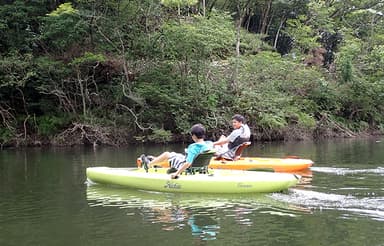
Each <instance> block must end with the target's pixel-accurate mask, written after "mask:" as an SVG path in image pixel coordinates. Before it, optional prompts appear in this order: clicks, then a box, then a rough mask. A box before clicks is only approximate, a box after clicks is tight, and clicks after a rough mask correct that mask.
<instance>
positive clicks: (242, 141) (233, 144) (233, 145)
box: [228, 126, 249, 150]
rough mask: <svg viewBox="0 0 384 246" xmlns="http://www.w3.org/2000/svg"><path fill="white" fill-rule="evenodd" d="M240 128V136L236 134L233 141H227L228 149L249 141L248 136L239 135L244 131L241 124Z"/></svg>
mask: <svg viewBox="0 0 384 246" xmlns="http://www.w3.org/2000/svg"><path fill="white" fill-rule="evenodd" d="M241 129H242V133H241V134H240V136H238V137H237V138H236V139H235V141H233V142H229V143H228V149H230V150H231V149H233V148H235V147H237V146H239V145H240V144H242V143H245V142H248V141H249V137H248V138H242V137H241V135H242V134H243V133H244V126H241Z"/></svg>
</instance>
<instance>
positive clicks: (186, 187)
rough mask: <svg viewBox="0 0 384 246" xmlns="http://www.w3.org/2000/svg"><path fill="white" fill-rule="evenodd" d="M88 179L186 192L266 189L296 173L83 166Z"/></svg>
mask: <svg viewBox="0 0 384 246" xmlns="http://www.w3.org/2000/svg"><path fill="white" fill-rule="evenodd" d="M86 172H87V179H88V180H89V181H90V182H91V183H92V182H93V183H100V184H108V185H118V186H124V187H129V188H135V189H143V190H152V191H161V192H186V193H220V194H222V193H269V192H278V191H283V190H286V189H288V188H289V187H292V186H294V185H296V184H297V183H298V181H299V179H300V176H298V175H294V174H288V173H268V172H250V171H239V170H210V173H209V174H194V175H180V176H179V178H178V179H171V178H170V175H169V174H167V173H166V169H165V168H156V169H154V168H151V169H150V170H149V172H148V173H146V172H145V171H144V170H143V169H141V168H109V167H89V168H87V171H86Z"/></svg>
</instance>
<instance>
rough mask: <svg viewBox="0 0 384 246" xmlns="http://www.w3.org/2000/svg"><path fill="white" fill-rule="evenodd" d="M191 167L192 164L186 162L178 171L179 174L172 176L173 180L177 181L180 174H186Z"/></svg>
mask: <svg viewBox="0 0 384 246" xmlns="http://www.w3.org/2000/svg"><path fill="white" fill-rule="evenodd" d="M190 166H191V163H188V162H185V163H184V164H183V165H182V166H181V167H180V168H179V169H178V170H177V172H175V173H173V174H171V178H172V179H177V178H178V176H179V175H180V173H182V172H184V170H185V169H187V168H188V167H190Z"/></svg>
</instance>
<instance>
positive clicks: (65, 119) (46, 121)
mask: <svg viewBox="0 0 384 246" xmlns="http://www.w3.org/2000/svg"><path fill="white" fill-rule="evenodd" d="M71 120H72V117H70V116H68V115H62V116H54V115H43V116H40V117H37V118H36V124H37V129H38V134H39V135H41V136H46V137H49V136H53V135H55V134H57V133H58V132H59V131H60V130H62V129H63V128H64V127H66V126H67V125H68V124H70V122H71Z"/></svg>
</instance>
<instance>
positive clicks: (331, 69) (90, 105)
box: [0, 0, 384, 147]
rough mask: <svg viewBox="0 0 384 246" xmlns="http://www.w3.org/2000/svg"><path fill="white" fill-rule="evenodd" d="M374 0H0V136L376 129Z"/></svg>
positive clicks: (32, 138) (54, 138) (378, 46)
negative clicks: (237, 118) (194, 127)
mask: <svg viewBox="0 0 384 246" xmlns="http://www.w3.org/2000/svg"><path fill="white" fill-rule="evenodd" d="M383 13H384V3H383V1H379V0H361V1H360V0H359V1H358V0H344V1H334V0H325V1H319V0H306V1H304V0H295V1H288V0H237V1H227V0H202V1H197V0H162V1H153V0H106V1H97V0H78V1H51V0H35V1H21V0H15V1H12V0H7V1H0V52H1V55H0V67H1V69H0V97H1V100H0V145H1V147H3V146H22V145H41V144H58V145H72V144H109V145H116V146H118V145H123V144H127V143H131V142H145V141H151V142H168V141H183V140H185V139H187V138H188V136H187V133H188V129H189V127H190V126H191V124H194V123H197V122H201V123H203V124H204V125H206V126H207V128H208V130H209V138H215V137H216V136H218V135H219V134H221V133H222V132H223V131H224V132H225V131H227V130H229V127H230V124H229V120H230V117H231V116H232V115H233V114H234V113H240V114H243V115H245V116H246V118H247V119H248V123H249V125H250V127H251V128H252V131H253V136H254V139H255V140H261V139H262V140H276V139H281V140H282V139H284V140H291V139H304V138H319V137H332V136H355V135H357V134H361V133H364V134H373V133H382V132H383V130H384V104H383V103H382V102H383V101H384V76H383V75H384V70H383V67H384V23H383Z"/></svg>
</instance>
